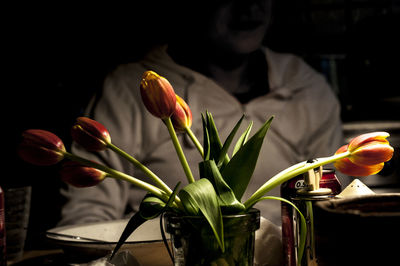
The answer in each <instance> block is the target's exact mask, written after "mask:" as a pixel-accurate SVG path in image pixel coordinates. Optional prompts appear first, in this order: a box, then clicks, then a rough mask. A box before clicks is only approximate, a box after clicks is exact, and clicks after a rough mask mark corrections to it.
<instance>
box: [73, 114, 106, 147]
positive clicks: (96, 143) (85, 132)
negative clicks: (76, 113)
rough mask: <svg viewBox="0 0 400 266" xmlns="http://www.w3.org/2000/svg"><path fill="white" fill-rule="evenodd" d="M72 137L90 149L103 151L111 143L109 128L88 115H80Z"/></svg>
mask: <svg viewBox="0 0 400 266" xmlns="http://www.w3.org/2000/svg"><path fill="white" fill-rule="evenodd" d="M71 135H72V138H73V139H74V140H75V141H76V142H77V143H79V145H81V146H82V147H84V148H85V149H86V150H88V151H102V150H105V149H106V148H107V144H108V143H111V137H110V134H109V133H108V131H107V129H106V128H105V127H104V126H103V125H102V124H101V123H99V122H97V121H95V120H92V119H90V118H87V117H78V118H77V122H76V124H75V125H74V126H73V127H72V129H71Z"/></svg>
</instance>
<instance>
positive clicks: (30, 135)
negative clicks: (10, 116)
mask: <svg viewBox="0 0 400 266" xmlns="http://www.w3.org/2000/svg"><path fill="white" fill-rule="evenodd" d="M140 92H141V96H142V100H143V103H144V105H145V106H146V108H147V110H148V111H149V112H150V113H151V114H153V115H154V116H156V117H158V118H160V119H161V120H162V122H163V123H164V124H165V126H166V128H167V130H168V132H169V134H170V136H171V140H172V142H173V144H174V147H175V150H176V152H177V155H178V158H179V161H180V163H181V165H182V167H183V170H184V173H185V176H186V183H185V184H184V185H183V184H181V182H178V184H176V186H175V187H174V188H170V187H168V186H167V185H166V184H165V183H164V182H163V180H162V178H160V177H158V176H157V175H156V173H154V172H152V171H151V170H150V169H148V168H147V167H146V166H145V165H143V164H142V163H140V162H139V161H138V160H137V159H135V158H134V157H133V156H132V155H130V154H127V153H126V152H125V151H123V150H122V149H121V148H119V147H117V146H115V145H114V144H113V143H112V141H111V136H110V134H109V132H108V131H107V129H106V128H105V127H104V126H103V125H102V124H100V123H99V122H97V121H95V120H92V119H90V118H87V117H79V118H78V119H77V122H76V124H75V125H74V126H73V127H72V130H71V134H72V137H73V139H74V140H75V141H76V142H77V143H78V144H80V145H82V146H83V147H84V148H85V149H87V150H88V151H92V152H98V151H103V150H105V149H111V150H112V151H114V152H116V153H117V154H119V155H120V156H122V157H123V158H125V159H127V160H128V161H130V162H131V163H132V164H133V165H134V166H135V167H136V168H138V169H139V170H141V171H143V172H144V173H145V174H146V175H147V176H148V177H149V178H150V179H151V180H152V181H153V182H152V183H148V182H144V181H142V180H139V179H137V178H135V177H133V176H131V175H128V174H126V173H123V172H120V171H118V170H116V169H112V168H110V167H107V166H105V165H103V164H100V163H98V162H95V161H91V160H87V159H85V158H82V157H79V156H77V155H74V154H72V153H69V152H68V151H66V149H65V146H64V144H63V142H62V141H61V139H59V138H58V137H57V136H56V135H54V134H53V133H51V132H48V131H44V130H40V129H29V130H26V131H25V132H24V133H23V139H22V142H21V144H20V146H19V154H20V156H21V157H22V158H23V159H24V160H26V161H28V162H30V163H33V164H36V165H52V164H56V163H59V162H60V161H63V160H64V159H68V161H67V162H65V163H64V165H63V167H62V169H61V178H62V180H63V181H65V182H66V183H69V184H71V185H73V186H77V187H87V186H94V185H97V184H98V183H100V182H102V181H103V180H104V179H105V178H116V179H121V180H124V181H127V182H130V183H132V184H134V185H135V186H137V187H140V188H142V189H144V190H146V191H147V192H148V194H147V195H146V196H145V198H144V199H143V201H142V203H141V206H140V210H139V212H138V213H136V214H135V215H134V216H133V217H132V218H131V219H130V221H129V222H128V225H127V227H126V228H125V231H124V232H123V234H122V236H121V239H120V241H119V242H118V244H117V246H116V248H115V249H114V253H115V252H116V250H118V248H119V247H120V245H121V244H123V242H124V241H125V240H126V238H127V237H128V236H129V235H130V234H131V233H132V232H133V231H134V230H135V228H137V227H138V226H139V225H140V224H142V223H144V222H145V221H146V220H148V219H152V218H155V217H157V216H159V215H160V214H162V213H165V212H168V217H171V218H170V222H169V225H173V224H174V223H178V224H182V223H185V221H188V220H190V219H189V217H191V218H193V220H190V221H189V222H188V223H187V224H189V225H190V226H191V227H190V228H192V229H191V231H196V232H199V233H198V234H197V236H196V237H195V238H194V239H195V240H193V241H197V242H198V243H201V244H197V245H194V246H193V247H192V249H197V250H195V251H197V253H199V252H198V248H202V247H206V248H207V249H206V250H205V251H204V252H205V253H202V254H201V256H203V257H196V256H194V254H195V253H196V252H191V251H190V249H184V250H183V252H184V253H185V254H186V257H191V258H192V260H186V262H183V265H184V264H185V263H186V264H188V263H189V264H190V265H205V264H206V265H208V264H213V263H214V264H215V265H248V264H252V260H253V248H254V231H255V230H256V229H257V226H256V227H253V228H250V229H249V232H250V233H249V234H248V235H249V238H248V239H247V238H246V240H243V241H239V239H241V238H243V237H242V235H239V237H238V234H241V233H236V237H235V236H233V237H232V233H233V232H234V231H235V230H238V229H237V228H243V226H242V225H239V224H237V222H236V221H239V220H243V221H244V223H245V224H247V225H249V224H256V225H257V222H258V223H259V212H258V211H257V210H255V209H254V208H253V206H254V205H255V204H256V203H257V202H259V201H261V200H266V199H271V198H274V199H276V197H267V196H265V195H266V194H267V193H268V192H269V191H270V190H271V189H273V188H274V187H276V186H278V185H280V184H282V183H283V182H286V181H288V180H289V179H291V178H293V177H296V176H298V175H300V174H302V173H305V172H307V171H309V170H310V169H314V168H316V167H319V166H322V165H325V164H329V163H334V166H335V167H336V169H337V170H339V171H341V172H343V173H344V174H348V175H351V176H367V175H371V174H375V173H377V172H379V171H380V170H381V169H382V168H383V165H384V162H386V161H388V160H390V159H391V157H392V155H393V148H392V147H391V146H390V144H389V142H388V141H387V139H386V138H387V137H388V136H389V134H388V133H386V132H373V133H368V134H364V135H361V136H359V137H357V138H355V139H353V140H352V141H351V142H350V143H349V144H348V145H345V146H343V147H341V148H339V149H338V150H337V152H336V153H335V154H334V155H332V156H330V157H325V158H318V159H316V160H313V161H312V162H307V161H305V162H300V163H298V164H295V165H293V166H291V167H289V168H287V169H285V170H283V171H281V172H280V173H278V174H276V175H275V176H273V177H271V178H269V179H268V180H267V181H266V182H265V184H264V185H262V186H261V187H260V188H259V189H258V190H257V191H255V192H254V193H253V194H252V196H250V197H249V198H248V199H245V200H243V199H242V196H243V194H244V192H245V190H246V188H247V185H248V184H249V181H250V179H251V177H252V174H253V171H254V168H255V166H256V163H257V159H258V156H259V152H260V149H261V146H262V144H263V140H264V138H265V136H266V134H267V131H268V129H269V127H270V125H271V122H272V120H273V117H271V118H269V119H268V120H267V121H266V122H265V123H264V124H263V125H262V126H261V127H260V128H259V129H258V131H257V132H256V133H255V134H254V135H253V136H251V137H250V131H251V129H252V124H251V123H250V125H249V126H248V127H247V129H246V130H245V131H244V132H243V133H242V134H241V135H240V137H239V138H238V140H237V141H236V143H234V146H232V145H233V139H234V137H235V135H236V133H237V131H238V130H239V127H240V125H241V123H242V120H243V117H242V118H240V119H239V120H238V122H237V124H236V126H235V127H234V128H233V129H232V131H231V133H230V135H229V136H228V137H227V139H226V140H225V141H224V142H222V141H221V140H220V138H219V135H218V130H217V127H216V125H215V123H214V120H213V117H212V114H211V113H208V112H205V113H204V114H202V123H203V145H201V144H200V141H199V140H198V139H197V138H196V136H195V135H194V134H193V132H192V131H191V129H190V128H191V124H192V113H191V110H190V108H189V106H188V105H187V104H186V103H185V101H184V100H183V99H182V98H181V97H179V96H178V95H176V94H175V92H174V89H173V87H172V86H171V84H170V83H169V82H168V80H167V79H165V78H164V77H161V76H159V75H158V74H157V73H155V72H153V71H146V72H145V73H144V74H143V78H142V81H141V83H140ZM177 133H183V134H187V135H188V136H189V137H190V139H191V140H192V141H193V143H194V145H195V146H196V148H197V150H198V151H199V154H200V155H201V157H202V160H201V162H200V163H199V172H200V179H198V180H195V179H194V177H193V174H192V171H191V169H190V167H189V165H188V163H187V161H186V158H185V154H184V152H183V150H182V148H181V145H180V143H179V140H178V137H177ZM231 146H232V147H233V149H232V150H233V152H232V154H228V150H230V147H231ZM199 161H200V160H199ZM183 181H184V180H183ZM281 200H284V199H281ZM289 203H290V202H289ZM294 207H295V206H294ZM182 217H187V219H186V220H185V221H182V220H180V219H181V218H182ZM232 217H233V219H230V218H232ZM199 219H201V220H199ZM167 223H168V222H167ZM304 223H305V222H304V221H303V225H304ZM167 227H168V226H167ZM245 227H246V226H245ZM249 227H251V226H249ZM228 228H231V229H228ZM171 230H172V229H171ZM182 230H183V229H182ZM189 231H190V230H189ZM233 235H235V234H233ZM175 242H177V240H176V239H175V240H174V245H173V246H174V250H175V248H176V250H175V251H177V250H178V248H179V245H180V244H182V242H180V243H178V244H177V243H175ZM239 242H240V243H239ZM176 244H177V245H176ZM240 245H242V246H240ZM243 246H245V247H246V248H247V249H248V250H250V251H249V252H248V253H249V254H247V252H244V251H240V252H239V251H238V250H241V249H242V248H243ZM303 247H304V242H302V244H300V248H299V254H298V256H299V257H301V256H302V248H303ZM238 253H241V254H245V256H244V257H245V258H243V256H242V257H240V256H238V255H237V254H238ZM175 256H177V255H176V254H175ZM193 258H196V259H193ZM183 259H185V258H183ZM176 261H177V259H175V262H176ZM298 261H301V259H299V260H298ZM176 263H177V262H176ZM177 265H180V264H177Z"/></svg>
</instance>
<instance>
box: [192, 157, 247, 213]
mask: <svg viewBox="0 0 400 266" xmlns="http://www.w3.org/2000/svg"><path fill="white" fill-rule="evenodd" d="M199 168H200V169H201V174H200V176H201V177H202V178H207V179H208V180H210V182H211V183H212V184H213V186H214V188H215V190H216V192H217V196H218V200H219V205H220V207H221V211H222V212H223V213H224V214H228V213H239V212H242V211H244V210H245V206H244V205H243V204H242V203H240V201H238V200H237V199H236V197H235V194H234V193H233V191H232V189H231V188H230V187H229V186H228V184H227V183H226V182H225V180H224V178H223V177H222V175H221V173H220V172H219V169H218V167H217V165H216V164H215V161H214V160H209V161H204V162H201V163H200V165H199Z"/></svg>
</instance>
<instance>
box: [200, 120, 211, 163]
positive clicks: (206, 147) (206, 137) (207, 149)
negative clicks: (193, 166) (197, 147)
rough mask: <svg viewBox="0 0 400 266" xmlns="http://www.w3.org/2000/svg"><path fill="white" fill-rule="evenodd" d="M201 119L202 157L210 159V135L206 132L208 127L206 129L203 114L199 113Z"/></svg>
mask: <svg viewBox="0 0 400 266" xmlns="http://www.w3.org/2000/svg"><path fill="white" fill-rule="evenodd" d="M201 121H202V122H203V146H204V155H203V159H204V160H205V161H206V160H210V148H211V147H210V146H211V144H210V136H209V134H208V129H207V120H206V118H205V117H204V115H203V114H201Z"/></svg>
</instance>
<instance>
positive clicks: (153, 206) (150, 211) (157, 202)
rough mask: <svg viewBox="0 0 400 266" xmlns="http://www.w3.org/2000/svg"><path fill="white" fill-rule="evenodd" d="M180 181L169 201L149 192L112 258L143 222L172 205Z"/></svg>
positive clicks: (132, 218)
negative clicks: (164, 200)
mask: <svg viewBox="0 0 400 266" xmlns="http://www.w3.org/2000/svg"><path fill="white" fill-rule="evenodd" d="M179 185H180V182H179V183H178V184H177V185H176V186H175V188H174V191H173V192H172V194H171V196H170V197H169V199H168V201H167V203H165V202H163V201H162V200H161V199H159V198H158V197H156V196H154V195H152V194H150V193H148V194H147V195H146V196H145V197H144V199H143V200H142V202H141V204H140V209H139V211H138V212H137V213H135V214H134V215H133V216H132V217H131V218H130V219H129V221H128V223H127V225H126V226H125V228H124V231H123V232H122V234H121V236H120V238H119V240H118V243H117V244H116V245H115V248H114V250H113V252H112V254H111V257H110V260H111V259H112V258H113V257H114V255H115V254H116V253H117V252H118V250H119V249H120V248H121V246H122V245H123V244H124V243H125V241H126V240H127V239H128V237H129V236H130V235H131V234H132V233H133V232H134V231H135V230H136V229H137V228H138V227H139V226H141V225H142V224H143V223H145V222H146V221H148V220H151V219H153V218H155V217H157V216H158V215H160V214H161V213H163V212H164V211H165V210H166V209H167V208H168V207H170V206H171V205H172V203H173V202H174V200H175V197H176V194H177V192H178V188H179Z"/></svg>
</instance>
